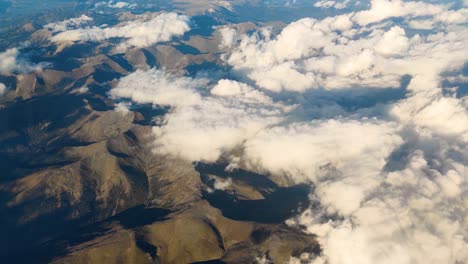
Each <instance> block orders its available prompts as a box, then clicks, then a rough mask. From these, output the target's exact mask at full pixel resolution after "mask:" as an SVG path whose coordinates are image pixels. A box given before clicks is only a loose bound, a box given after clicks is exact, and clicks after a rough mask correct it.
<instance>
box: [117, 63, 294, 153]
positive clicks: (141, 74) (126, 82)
mask: <svg viewBox="0 0 468 264" xmlns="http://www.w3.org/2000/svg"><path fill="white" fill-rule="evenodd" d="M209 87H210V85H209V84H208V82H207V80H205V79H201V78H198V79H197V78H195V79H194V78H190V77H176V76H173V75H170V74H168V73H165V72H163V71H160V70H155V69H153V70H149V71H137V72H135V73H132V74H131V75H129V76H127V77H124V78H123V79H122V80H121V81H120V82H119V84H118V85H117V86H116V87H115V88H114V89H112V90H111V91H110V94H111V96H112V97H114V98H122V97H124V98H131V99H132V100H133V101H134V102H139V103H152V104H155V105H164V106H170V107H172V109H171V111H170V112H169V113H168V114H166V116H164V118H163V120H160V122H161V125H160V126H155V127H154V128H153V132H154V134H155V135H156V136H157V140H156V142H155V145H156V148H155V150H156V151H157V152H159V153H163V154H166V155H167V154H169V155H174V156H180V157H182V158H184V159H188V160H194V161H195V160H202V161H209V162H215V161H216V160H217V159H219V158H220V157H221V156H222V155H223V154H224V153H229V152H230V151H231V150H232V149H234V148H235V147H236V146H238V145H240V144H242V142H243V141H244V140H245V139H246V138H249V137H250V136H252V135H255V134H256V133H257V132H258V131H260V130H262V129H263V128H265V127H266V126H268V125H270V124H274V123H277V122H280V121H281V120H282V117H281V115H282V114H283V112H286V111H289V109H290V108H288V107H286V106H284V105H281V104H277V103H274V102H273V101H272V100H271V98H270V97H268V96H266V95H265V94H263V93H262V92H260V91H257V90H255V89H253V88H252V87H250V86H248V85H246V84H241V83H238V82H236V81H233V80H219V82H218V83H216V84H215V85H214V86H211V91H210V94H211V95H210V96H206V95H204V94H206V92H208V91H209V89H210V88H209Z"/></svg>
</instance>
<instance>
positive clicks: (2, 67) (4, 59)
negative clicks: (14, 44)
mask: <svg viewBox="0 0 468 264" xmlns="http://www.w3.org/2000/svg"><path fill="white" fill-rule="evenodd" d="M17 55H18V49H15V48H13V49H8V50H6V51H5V52H2V53H0V73H1V74H9V73H11V72H12V71H14V70H16V69H17V67H18V65H17V64H16V57H17Z"/></svg>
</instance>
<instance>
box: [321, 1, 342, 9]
mask: <svg viewBox="0 0 468 264" xmlns="http://www.w3.org/2000/svg"><path fill="white" fill-rule="evenodd" d="M349 2H350V0H345V1H332V0H321V1H318V2H316V3H315V4H314V6H315V7H319V8H330V7H332V8H335V9H344V8H346V7H347V6H348V4H349Z"/></svg>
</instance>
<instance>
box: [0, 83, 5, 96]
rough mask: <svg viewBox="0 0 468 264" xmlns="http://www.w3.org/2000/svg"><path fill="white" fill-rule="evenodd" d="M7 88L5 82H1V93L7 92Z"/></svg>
mask: <svg viewBox="0 0 468 264" xmlns="http://www.w3.org/2000/svg"><path fill="white" fill-rule="evenodd" d="M6 90H7V88H6V86H5V84H3V83H0V95H3V94H4V93H5V92H6Z"/></svg>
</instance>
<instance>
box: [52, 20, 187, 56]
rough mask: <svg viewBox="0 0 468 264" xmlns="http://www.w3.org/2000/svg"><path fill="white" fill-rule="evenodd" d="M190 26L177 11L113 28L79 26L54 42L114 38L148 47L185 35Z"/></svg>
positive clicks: (60, 34) (129, 43)
mask: <svg viewBox="0 0 468 264" xmlns="http://www.w3.org/2000/svg"><path fill="white" fill-rule="evenodd" d="M189 29H190V26H189V18H188V17H187V16H184V15H179V14H176V13H163V14H160V15H158V16H156V17H154V18H151V19H149V20H147V21H146V20H134V21H129V22H127V23H126V24H124V25H117V26H114V27H104V28H101V27H96V26H92V27H84V28H82V27H79V28H76V29H72V30H66V31H62V32H59V33H57V34H56V35H54V36H52V37H51V40H52V41H54V42H70V41H103V40H107V39H111V38H123V39H125V41H124V43H123V44H122V46H121V47H122V48H128V47H147V46H151V45H153V44H156V43H158V42H165V41H169V40H171V39H172V38H173V37H177V36H182V35H183V34H184V33H185V32H187V31H188V30H189Z"/></svg>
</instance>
